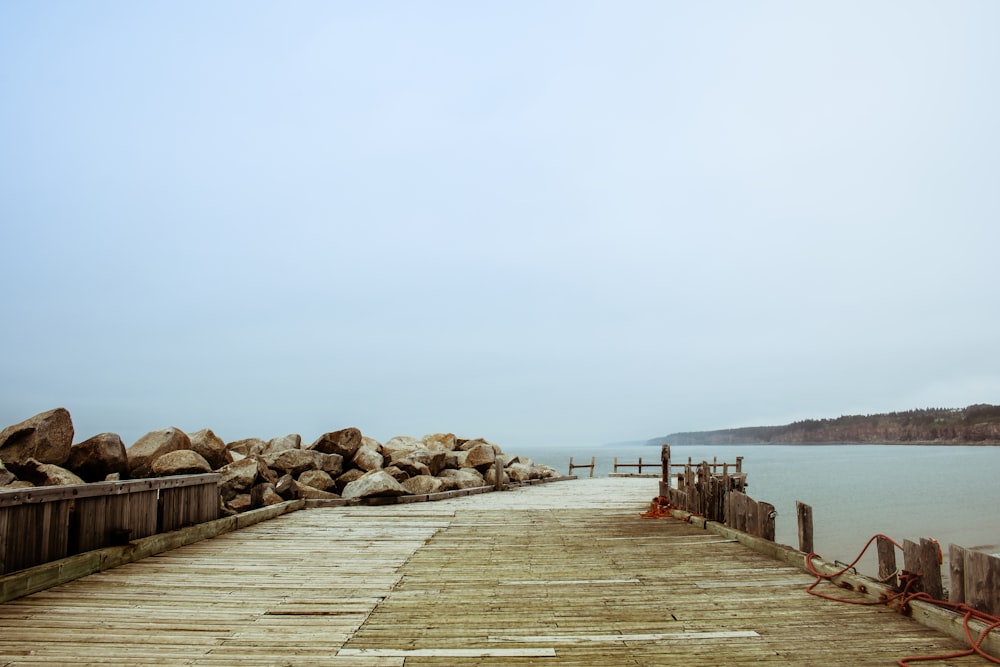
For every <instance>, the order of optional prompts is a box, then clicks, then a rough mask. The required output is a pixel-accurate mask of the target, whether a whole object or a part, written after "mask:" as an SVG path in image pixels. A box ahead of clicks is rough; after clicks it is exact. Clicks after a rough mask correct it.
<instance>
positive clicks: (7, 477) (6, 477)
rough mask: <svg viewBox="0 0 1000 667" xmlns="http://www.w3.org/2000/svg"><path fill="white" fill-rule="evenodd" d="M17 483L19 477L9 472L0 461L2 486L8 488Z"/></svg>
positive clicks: (0, 483) (0, 481)
mask: <svg viewBox="0 0 1000 667" xmlns="http://www.w3.org/2000/svg"><path fill="white" fill-rule="evenodd" d="M16 481H17V475H15V474H14V473H12V472H11V471H10V470H7V466H5V465H4V464H3V461H0V486H7V485H8V484H13V483H14V482H16Z"/></svg>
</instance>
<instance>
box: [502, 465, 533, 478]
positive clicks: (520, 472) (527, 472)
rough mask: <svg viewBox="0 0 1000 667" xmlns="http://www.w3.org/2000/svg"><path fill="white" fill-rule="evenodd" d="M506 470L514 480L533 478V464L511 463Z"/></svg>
mask: <svg viewBox="0 0 1000 667" xmlns="http://www.w3.org/2000/svg"><path fill="white" fill-rule="evenodd" d="M506 470H507V476H508V477H509V478H510V479H511V481H513V482H527V481H528V480H530V479H531V466H529V465H525V464H524V463H511V464H510V465H509V466H508V467H507V468H506Z"/></svg>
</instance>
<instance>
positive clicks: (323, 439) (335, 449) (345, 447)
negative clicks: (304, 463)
mask: <svg viewBox="0 0 1000 667" xmlns="http://www.w3.org/2000/svg"><path fill="white" fill-rule="evenodd" d="M361 439H362V435H361V431H360V430H358V429H356V428H354V427H353V426H352V427H350V428H345V429H341V430H339V431H331V432H330V433H324V434H323V435H321V436H319V438H317V439H316V442H314V443H312V444H311V445H309V447H308V448H307V449H315V450H316V451H318V452H323V453H324V454H339V455H340V456H342V457H344V458H345V459H347V460H350V459H351V457H353V456H354V455H355V454H356V453H357V451H358V448H359V447H361Z"/></svg>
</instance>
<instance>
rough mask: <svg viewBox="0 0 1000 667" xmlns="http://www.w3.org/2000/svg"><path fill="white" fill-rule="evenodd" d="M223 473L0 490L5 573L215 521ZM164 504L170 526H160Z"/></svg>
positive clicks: (0, 569) (0, 563)
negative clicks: (161, 500) (162, 532)
mask: <svg viewBox="0 0 1000 667" xmlns="http://www.w3.org/2000/svg"><path fill="white" fill-rule="evenodd" d="M219 478H220V475H218V474H214V473H212V474H205V475H178V476H175V477H162V478H157V479H141V480H127V481H120V482H96V483H93V484H75V485H66V486H50V487H38V488H31V489H5V490H0V574H6V573H8V572H14V571H17V570H23V569H25V568H29V567H32V566H34V565H40V564H42V563H47V562H50V561H54V560H58V559H60V558H65V557H66V556H68V555H72V554H76V553H82V552H84V551H90V550H93V549H99V548H102V547H106V546H110V545H112V544H117V543H121V542H124V541H127V540H135V539H139V538H143V537H149V536H151V535H155V534H156V533H157V532H158V531H161V530H174V529H175V528H180V527H182V526H187V525H193V524H196V523H202V522H205V521H211V520H213V519H217V518H218V516H219V489H218V480H219ZM161 498H162V499H163V502H162V503H161V502H160V499H161ZM162 508H166V509H165V512H166V517H167V520H166V525H167V526H168V527H167V528H163V527H162V526H160V525H159V521H160V516H159V515H160V513H161V512H162V511H163V509H162Z"/></svg>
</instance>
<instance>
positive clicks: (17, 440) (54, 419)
mask: <svg viewBox="0 0 1000 667" xmlns="http://www.w3.org/2000/svg"><path fill="white" fill-rule="evenodd" d="M72 446H73V420H72V419H71V418H70V416H69V411H68V410H66V408H55V409H54V410H48V411H47V412H41V413H39V414H37V415H35V416H34V417H31V418H29V419H25V420H24V421H23V422H20V423H18V424H14V425H12V426H8V427H7V428H5V429H4V430H3V431H0V459H2V460H3V461H5V462H6V463H7V464H8V465H10V464H18V463H27V462H28V460H29V459H34V460H35V461H38V462H39V463H52V464H55V465H58V466H61V465H63V464H64V463H66V459H68V458H69V453H70V448H71V447H72Z"/></svg>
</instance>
